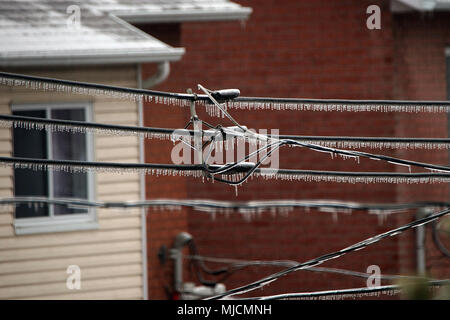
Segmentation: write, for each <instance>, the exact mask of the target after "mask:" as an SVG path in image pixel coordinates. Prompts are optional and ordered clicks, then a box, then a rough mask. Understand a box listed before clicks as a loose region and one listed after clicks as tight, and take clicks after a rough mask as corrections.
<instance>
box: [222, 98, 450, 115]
mask: <svg viewBox="0 0 450 320" xmlns="http://www.w3.org/2000/svg"><path fill="white" fill-rule="evenodd" d="M227 108H230V109H243V110H295V111H328V112H330V111H336V112H344V111H347V112H407V113H419V112H433V113H436V112H442V113H443V112H448V111H449V110H450V102H448V101H401V100H349V99H303V98H269V97H267V98H264V97H238V98H236V99H234V100H232V101H228V102H227Z"/></svg>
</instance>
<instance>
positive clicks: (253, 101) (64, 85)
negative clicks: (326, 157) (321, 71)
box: [0, 72, 450, 114]
mask: <svg viewBox="0 0 450 320" xmlns="http://www.w3.org/2000/svg"><path fill="white" fill-rule="evenodd" d="M0 84H3V85H8V86H24V87H26V88H30V89H38V90H52V91H59V92H68V93H74V94H86V95H105V96H110V97H116V98H122V99H130V100H134V101H137V100H140V99H142V100H148V101H152V100H153V99H154V100H155V101H156V102H157V103H164V104H172V105H177V106H189V101H194V100H196V101H198V102H200V103H205V106H206V107H208V104H207V103H208V102H209V99H208V97H207V96H205V95H196V94H185V93H171V92H162V91H154V90H145V89H135V88H126V87H118V86H111V85H102V84H96V83H88V82H81V81H70V80H61V79H54V78H48V77H39V76H30V75H23V74H16V73H7V72H0ZM226 106H227V108H235V109H246V110H262V109H265V110H267V109H270V110H300V111H355V112H356V111H363V112H368V111H374V112H414V113H417V112H448V111H449V109H450V103H449V102H448V101H399V100H348V99H302V98H271V97H238V98H235V99H233V100H232V101H228V102H227V103H226ZM211 114H214V113H211Z"/></svg>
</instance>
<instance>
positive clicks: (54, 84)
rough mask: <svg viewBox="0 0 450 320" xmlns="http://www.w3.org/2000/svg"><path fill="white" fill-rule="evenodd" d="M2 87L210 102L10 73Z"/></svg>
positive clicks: (232, 92) (231, 92) (228, 94)
mask: <svg viewBox="0 0 450 320" xmlns="http://www.w3.org/2000/svg"><path fill="white" fill-rule="evenodd" d="M0 84H2V85H6V86H21V87H25V88H29V89H34V90H43V91H56V92H64V93H72V94H82V95H90V96H107V97H112V98H119V99H127V100H133V101H139V100H141V101H154V102H156V103H162V104H167V105H175V106H182V107H185V106H189V104H190V101H197V102H199V103H205V102H208V101H209V98H208V97H207V96H205V95H197V94H188V93H174V92H163V91H155V90H148V89H136V88H127V87H119V86H112V85H105V84H98V83H90V82H82V81H72V80H63V79H55V78H49V77H40V76H32V75H24V74H17V73H9V72H0ZM213 95H214V96H215V98H216V99H218V100H221V101H226V100H228V99H232V98H235V97H237V96H238V95H239V90H237V89H228V90H218V91H216V92H214V93H213Z"/></svg>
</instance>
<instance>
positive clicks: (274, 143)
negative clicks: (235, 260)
mask: <svg viewBox="0 0 450 320" xmlns="http://www.w3.org/2000/svg"><path fill="white" fill-rule="evenodd" d="M198 87H199V89H200V90H202V91H203V92H204V93H205V94H206V95H207V96H208V98H209V99H210V100H211V102H212V103H213V105H214V107H215V108H216V109H217V113H221V114H222V115H223V116H225V117H227V118H228V119H229V120H230V121H231V122H232V123H233V124H234V125H235V126H237V127H238V128H239V129H241V130H242V132H243V133H244V134H245V135H246V137H247V138H248V139H255V140H258V141H262V142H263V143H265V144H266V146H265V147H266V148H268V146H270V151H267V152H266V154H265V155H264V156H263V157H262V158H261V159H260V160H259V161H258V162H257V163H256V164H254V165H253V167H252V168H250V169H249V170H248V172H247V173H245V174H244V175H243V177H242V178H239V179H234V180H229V179H224V178H217V177H215V176H213V177H212V178H213V179H214V180H217V181H220V182H224V183H228V184H232V185H235V186H237V185H240V184H241V183H243V182H245V181H246V180H247V179H248V178H249V177H250V176H251V175H252V174H253V172H255V171H256V169H257V168H258V167H259V166H260V165H261V163H262V162H263V161H264V160H265V159H266V158H267V157H269V156H270V154H271V153H272V152H273V151H275V150H277V149H278V148H280V147H282V146H284V145H288V146H297V147H304V148H307V149H311V150H314V151H317V152H324V153H329V154H330V155H331V157H332V158H333V157H334V156H335V155H339V156H341V157H342V158H344V159H347V158H353V159H355V160H357V161H358V163H359V159H360V158H368V159H371V160H382V161H386V162H389V163H392V164H396V165H401V166H406V167H408V168H409V171H410V172H411V166H415V167H420V168H423V169H427V170H431V171H438V172H450V167H447V166H440V165H433V164H427V163H423V162H417V161H410V160H405V159H399V158H395V157H390V156H385V155H379V154H373V153H367V152H361V151H350V150H343V149H337V148H329V147H323V146H320V145H316V144H310V143H302V142H298V141H295V140H288V139H279V138H277V137H273V136H268V135H264V134H258V133H255V132H252V131H251V130H248V129H247V127H245V126H242V125H240V124H239V123H238V122H237V121H236V120H235V119H234V118H233V117H232V116H231V115H230V114H229V113H228V111H227V110H226V108H225V107H224V104H220V103H219V102H218V101H217V100H216V99H215V98H214V97H213V96H212V91H211V90H208V89H206V88H205V87H203V86H202V85H200V84H199V85H198ZM269 142H271V144H270V145H268V143H269ZM260 150H261V149H260ZM248 158H249V156H247V157H245V158H244V159H242V160H240V162H243V161H245V160H246V159H248ZM236 165H237V163H235V164H229V165H225V166H224V167H227V168H233V167H234V166H236ZM205 166H206V169H207V171H208V172H209V173H212V171H211V170H210V169H209V168H208V165H207V164H205Z"/></svg>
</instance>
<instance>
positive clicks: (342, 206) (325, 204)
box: [0, 196, 450, 213]
mask: <svg viewBox="0 0 450 320" xmlns="http://www.w3.org/2000/svg"><path fill="white" fill-rule="evenodd" d="M15 204H29V205H31V204H52V205H60V206H68V207H70V206H72V207H79V208H89V207H93V208H140V207H155V208H159V207H165V206H167V207H172V208H175V207H190V208H193V209H195V210H197V211H203V212H213V211H215V210H218V211H220V210H224V212H231V211H233V210H237V211H241V212H243V213H248V212H264V210H267V211H269V212H270V211H272V209H277V208H279V209H290V208H307V209H317V210H323V211H325V212H348V211H369V212H373V213H378V212H388V213H397V212H404V211H407V210H412V209H419V208H443V207H450V202H439V201H423V202H410V203H379V204H374V203H357V202H345V201H335V200H259V201H217V200H205V199H186V200H179V199H152V200H142V201H108V202H104V201H90V200H86V199H73V198H46V197H33V196H31V197H12V198H0V205H15Z"/></svg>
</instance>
